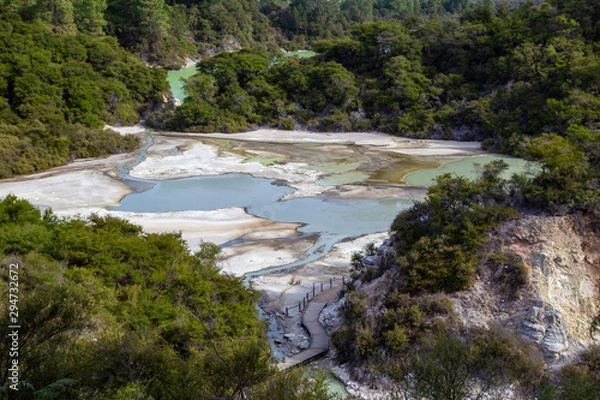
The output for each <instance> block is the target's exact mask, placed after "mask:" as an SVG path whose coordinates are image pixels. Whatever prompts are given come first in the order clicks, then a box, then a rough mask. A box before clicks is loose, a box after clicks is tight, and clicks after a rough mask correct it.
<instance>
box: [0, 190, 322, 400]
mask: <svg viewBox="0 0 600 400" xmlns="http://www.w3.org/2000/svg"><path fill="white" fill-rule="evenodd" d="M218 251H219V250H218V248H217V247H216V246H215V245H212V244H203V245H202V246H201V247H200V248H199V249H197V251H195V252H194V253H193V254H191V253H190V251H189V249H188V248H187V247H186V245H185V243H184V241H183V240H182V239H181V237H180V235H179V234H147V233H144V232H143V231H142V230H141V228H140V227H138V226H136V225H132V224H131V223H129V222H127V221H124V220H120V219H117V218H113V217H110V216H106V217H100V216H96V215H92V216H89V217H87V218H85V219H60V218H58V217H56V216H55V215H54V214H53V213H52V212H51V211H45V212H40V211H39V210H37V209H36V208H34V207H33V206H31V205H30V204H29V203H28V202H26V201H25V200H19V199H17V198H15V197H14V196H8V197H6V198H5V199H2V200H1V201H0V266H1V268H0V277H1V278H0V281H1V284H2V288H1V289H0V293H1V297H2V302H1V303H0V323H1V326H0V335H1V336H2V337H4V338H6V337H7V334H9V333H11V332H13V330H14V325H19V326H20V327H19V328H17V330H18V339H17V341H18V346H17V347H18V348H17V350H16V351H17V352H18V354H15V353H13V351H14V349H13V350H11V347H12V343H13V341H12V340H2V341H1V342H0V369H1V371H2V372H0V398H1V399H40V400H41V399H82V400H84V399H85V400H92V399H98V400H109V399H111V400H113V399H133V398H134V399H162V400H169V399H173V400H184V399H194V400H196V399H234V398H247V399H256V400H260V399H264V398H266V397H265V393H268V395H269V396H270V395H271V394H274V395H275V396H277V397H276V398H286V399H288V398H289V399H305V400H323V399H325V400H326V399H329V398H331V395H329V394H327V392H326V390H325V389H324V377H322V376H316V377H313V378H309V376H308V375H306V374H305V373H304V372H303V371H297V372H290V373H279V372H276V371H275V370H274V367H273V364H272V362H271V359H270V353H269V352H270V347H269V344H268V342H267V341H266V333H265V326H264V325H263V323H261V322H260V321H259V320H258V317H257V315H256V308H255V307H256V306H255V301H256V299H257V294H256V293H255V292H254V291H252V290H250V289H248V288H246V287H244V285H243V284H242V282H241V280H240V279H238V278H235V277H232V276H228V275H225V274H222V273H220V271H219V268H218V263H217V262H218ZM9 282H12V283H10V284H9ZM11 288H12V289H11ZM9 295H10V296H9ZM9 311H10V312H9ZM15 321H16V322H15ZM9 326H13V328H10V327H9ZM13 359H16V360H18V372H19V373H18V375H19V386H18V389H19V390H18V391H15V390H12V389H11V388H10V385H11V384H12V383H13V382H12V381H10V380H8V378H9V376H11V373H10V371H9V367H11V366H12V365H13V361H12V360H13Z"/></svg>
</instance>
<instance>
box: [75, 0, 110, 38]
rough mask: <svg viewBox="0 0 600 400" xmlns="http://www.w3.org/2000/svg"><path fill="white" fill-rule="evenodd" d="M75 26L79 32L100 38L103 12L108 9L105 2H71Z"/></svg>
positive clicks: (102, 29)
mask: <svg viewBox="0 0 600 400" xmlns="http://www.w3.org/2000/svg"><path fill="white" fill-rule="evenodd" d="M72 1H73V8H74V19H75V24H76V25H77V28H78V29H79V31H80V32H83V33H87V34H89V35H91V36H95V37H98V36H102V35H103V33H104V27H105V26H106V20H105V19H104V12H105V11H106V8H107V7H108V4H107V3H106V0H72Z"/></svg>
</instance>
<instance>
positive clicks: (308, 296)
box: [306, 292, 310, 303]
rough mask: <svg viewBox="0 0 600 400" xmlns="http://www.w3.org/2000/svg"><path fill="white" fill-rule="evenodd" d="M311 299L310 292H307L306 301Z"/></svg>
mask: <svg viewBox="0 0 600 400" xmlns="http://www.w3.org/2000/svg"><path fill="white" fill-rule="evenodd" d="M309 301H310V292H308V293H306V302H307V303H308V302H309Z"/></svg>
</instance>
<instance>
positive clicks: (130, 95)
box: [0, 12, 168, 178]
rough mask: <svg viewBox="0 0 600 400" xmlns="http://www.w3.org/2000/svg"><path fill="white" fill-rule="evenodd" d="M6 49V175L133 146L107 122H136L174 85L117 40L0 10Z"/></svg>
mask: <svg viewBox="0 0 600 400" xmlns="http://www.w3.org/2000/svg"><path fill="white" fill-rule="evenodd" d="M73 29H75V28H73ZM64 30H67V27H64ZM0 48H1V50H0V76H1V78H0V157H1V159H2V163H0V178H6V177H10V176H13V175H17V174H25V173H30V172H34V171H38V170H43V169H47V168H50V167H54V166H57V165H61V164H64V163H66V162H67V161H70V160H73V159H74V158H84V157H98V156H103V155H106V154H112V153H118V152H122V151H127V150H131V149H133V148H135V147H136V145H137V139H136V138H135V137H122V136H120V135H118V134H117V133H115V132H112V131H104V130H103V128H104V124H105V123H107V124H129V125H130V124H135V123H137V122H138V121H139V119H140V115H141V113H143V112H145V111H147V110H148V109H149V108H150V107H151V105H152V104H158V103H159V102H162V97H161V94H160V91H161V90H166V89H168V86H167V85H166V82H165V79H166V74H165V71H164V70H161V69H158V68H156V69H152V68H148V67H146V66H145V65H144V63H143V62H142V61H141V60H140V59H139V58H138V57H136V56H134V55H132V54H131V53H129V52H127V51H126V50H123V49H122V48H120V47H119V45H118V43H117V41H116V40H115V39H114V38H112V37H109V36H104V37H101V38H94V37H92V36H89V35H87V34H82V33H76V32H73V33H72V34H59V33H54V32H53V31H52V25H48V24H46V23H44V22H42V21H35V22H26V21H23V20H22V18H21V17H20V15H19V14H16V13H12V12H3V13H0Z"/></svg>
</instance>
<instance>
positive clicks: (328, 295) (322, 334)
mask: <svg viewBox="0 0 600 400" xmlns="http://www.w3.org/2000/svg"><path fill="white" fill-rule="evenodd" d="M340 289H341V288H340V287H339V286H338V287H333V288H330V289H327V290H325V291H324V292H322V293H320V294H319V295H318V296H317V297H315V298H314V299H312V300H311V301H310V302H309V303H308V305H307V306H306V308H305V309H304V312H303V313H302V319H301V322H302V325H303V326H304V327H305V328H306V330H307V331H308V334H309V335H310V346H309V347H308V349H306V350H304V351H301V352H300V353H298V354H295V355H293V356H291V357H288V358H285V359H283V360H282V361H281V362H280V363H279V364H277V367H278V368H279V369H280V370H286V369H289V368H292V367H294V366H296V365H298V364H307V363H309V362H311V361H312V360H314V359H316V358H319V357H322V356H323V355H325V353H327V352H328V351H329V334H328V333H327V331H326V330H325V328H324V327H323V325H321V323H320V322H319V316H320V315H321V311H323V309H324V308H325V306H326V305H327V304H329V303H331V302H332V301H334V300H335V299H337V296H338V292H339V290H340Z"/></svg>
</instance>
